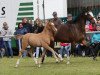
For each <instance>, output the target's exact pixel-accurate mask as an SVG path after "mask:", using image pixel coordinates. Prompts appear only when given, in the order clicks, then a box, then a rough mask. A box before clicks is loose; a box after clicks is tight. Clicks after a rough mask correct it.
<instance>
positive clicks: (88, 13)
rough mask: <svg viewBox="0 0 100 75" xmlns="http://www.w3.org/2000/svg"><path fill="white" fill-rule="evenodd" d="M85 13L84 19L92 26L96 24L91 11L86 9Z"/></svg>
mask: <svg viewBox="0 0 100 75" xmlns="http://www.w3.org/2000/svg"><path fill="white" fill-rule="evenodd" d="M85 15H86V19H87V20H89V21H90V22H91V23H92V25H93V26H94V25H96V23H97V21H96V19H95V17H94V15H93V13H92V11H87V12H86V13H85Z"/></svg>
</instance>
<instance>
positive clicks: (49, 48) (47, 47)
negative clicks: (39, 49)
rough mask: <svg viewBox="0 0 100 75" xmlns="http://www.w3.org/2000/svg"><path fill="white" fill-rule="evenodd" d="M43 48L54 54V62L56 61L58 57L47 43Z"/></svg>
mask: <svg viewBox="0 0 100 75" xmlns="http://www.w3.org/2000/svg"><path fill="white" fill-rule="evenodd" d="M44 48H45V49H47V50H49V51H51V52H52V54H53V56H54V58H55V59H56V62H58V58H57V56H56V54H57V53H56V52H55V51H54V50H53V49H52V48H51V47H49V46H48V45H46V46H44Z"/></svg>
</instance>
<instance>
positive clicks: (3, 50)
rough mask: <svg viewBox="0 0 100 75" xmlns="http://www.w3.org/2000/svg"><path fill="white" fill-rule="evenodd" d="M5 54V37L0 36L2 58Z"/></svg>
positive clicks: (0, 55) (0, 54)
mask: <svg viewBox="0 0 100 75" xmlns="http://www.w3.org/2000/svg"><path fill="white" fill-rule="evenodd" d="M4 55H5V49H4V42H3V38H2V37H0V57H1V58H2V57H3V56H4Z"/></svg>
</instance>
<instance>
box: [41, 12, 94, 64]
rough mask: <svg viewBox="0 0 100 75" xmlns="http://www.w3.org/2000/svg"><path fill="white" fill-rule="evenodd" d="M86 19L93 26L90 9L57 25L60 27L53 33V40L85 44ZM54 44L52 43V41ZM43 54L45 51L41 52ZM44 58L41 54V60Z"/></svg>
mask: <svg viewBox="0 0 100 75" xmlns="http://www.w3.org/2000/svg"><path fill="white" fill-rule="evenodd" d="M86 20H89V21H90V22H91V23H92V25H93V27H95V23H96V19H95V18H94V16H93V13H92V12H91V11H83V12H82V13H81V14H79V15H78V17H77V18H76V19H75V20H74V21H70V22H67V23H66V24H64V25H59V26H60V27H59V28H58V30H57V33H56V34H55V41H57V42H65V43H66V42H67V43H72V44H73V45H74V46H75V43H83V44H84V45H86V41H85V25H86ZM52 44H53V46H54V43H52ZM43 54H45V53H43ZM43 60H44V55H43V56H42V62H43Z"/></svg>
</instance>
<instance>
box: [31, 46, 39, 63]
mask: <svg viewBox="0 0 100 75" xmlns="http://www.w3.org/2000/svg"><path fill="white" fill-rule="evenodd" d="M30 55H31V57H32V59H33V60H34V62H35V64H38V62H37V59H36V58H35V52H34V51H33V47H31V49H30Z"/></svg>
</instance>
